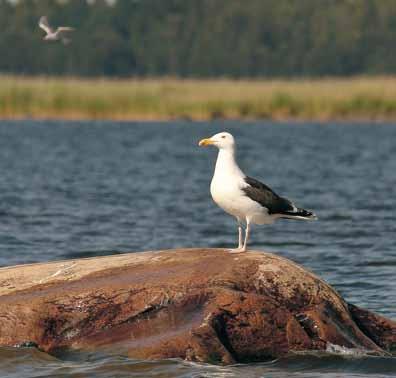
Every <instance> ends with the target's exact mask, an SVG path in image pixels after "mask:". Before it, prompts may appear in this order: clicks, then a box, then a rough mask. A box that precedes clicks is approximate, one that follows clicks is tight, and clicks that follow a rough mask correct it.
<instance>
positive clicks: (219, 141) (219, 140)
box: [198, 132, 235, 150]
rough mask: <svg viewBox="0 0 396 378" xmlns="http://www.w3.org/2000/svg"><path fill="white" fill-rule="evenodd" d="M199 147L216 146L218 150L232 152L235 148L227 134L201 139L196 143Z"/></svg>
mask: <svg viewBox="0 0 396 378" xmlns="http://www.w3.org/2000/svg"><path fill="white" fill-rule="evenodd" d="M198 145H199V146H201V147H202V146H216V147H217V148H218V149H219V150H233V149H234V148H235V139H234V137H233V136H232V135H231V134H230V133H227V132H221V133H218V134H215V135H213V136H212V137H210V138H207V139H202V140H200V141H199V143H198Z"/></svg>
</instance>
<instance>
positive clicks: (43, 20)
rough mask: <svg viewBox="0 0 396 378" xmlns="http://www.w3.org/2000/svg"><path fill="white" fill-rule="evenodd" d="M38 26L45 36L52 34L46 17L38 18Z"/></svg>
mask: <svg viewBox="0 0 396 378" xmlns="http://www.w3.org/2000/svg"><path fill="white" fill-rule="evenodd" d="M39 26H40V28H41V29H43V30H44V31H45V32H46V33H47V34H49V33H52V32H53V31H52V29H51V26H49V23H48V20H47V17H45V16H42V17H40V21H39Z"/></svg>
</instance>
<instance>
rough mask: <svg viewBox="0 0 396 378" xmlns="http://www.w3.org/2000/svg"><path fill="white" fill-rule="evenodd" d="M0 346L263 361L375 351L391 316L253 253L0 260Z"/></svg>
mask: <svg viewBox="0 0 396 378" xmlns="http://www.w3.org/2000/svg"><path fill="white" fill-rule="evenodd" d="M0 319H1V321H0V345H8V346H14V345H24V344H26V343H35V344H37V345H38V347H39V348H40V349H42V350H44V351H47V352H49V353H56V352H57V351H59V350H62V349H63V348H77V349H83V350H92V349H99V348H100V349H103V350H108V351H112V352H116V353H125V354H128V355H129V356H132V357H136V358H168V357H181V358H185V359H189V360H196V361H205V362H217V363H234V362H251V361H264V360H266V359H269V358H274V357H278V356H281V355H284V354H286V353H288V352H289V351H301V350H312V349H319V350H320V349H325V348H326V346H327V343H332V344H337V345H341V346H345V347H350V348H361V349H365V350H368V351H371V352H373V353H376V354H386V353H387V352H389V351H392V349H394V348H395V344H396V323H395V322H394V321H391V320H389V319H385V318H383V317H380V316H378V315H376V314H373V313H370V312H369V311H366V310H363V309H360V308H358V307H355V306H352V305H348V304H347V303H345V301H344V300H343V299H342V298H341V297H340V296H339V295H338V294H337V292H335V291H334V290H333V289H332V288H331V287H330V286H329V285H328V284H326V283H325V282H324V281H322V280H321V279H319V278H318V277H316V276H315V275H314V274H312V273H311V272H309V271H307V270H305V269H303V268H302V267H301V266H299V265H297V264H295V263H293V262H291V261H289V260H287V259H284V258H282V257H279V256H275V255H272V254H268V253H263V252H248V253H242V254H230V253H228V252H227V251H225V250H222V249H183V250H182V249H180V250H170V251H158V252H144V253H132V254H124V255H116V256H109V257H97V258H92V259H80V260H68V261H61V262H52V263H45V264H31V265H21V266H16V267H10V268H2V269H0Z"/></svg>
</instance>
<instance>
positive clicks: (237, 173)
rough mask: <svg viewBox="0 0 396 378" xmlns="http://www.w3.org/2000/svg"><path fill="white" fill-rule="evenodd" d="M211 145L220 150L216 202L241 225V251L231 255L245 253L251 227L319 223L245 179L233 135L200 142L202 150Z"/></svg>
mask: <svg viewBox="0 0 396 378" xmlns="http://www.w3.org/2000/svg"><path fill="white" fill-rule="evenodd" d="M209 145H213V146H215V147H217V148H218V149H219V153H218V155H217V161H216V167H215V171H214V175H213V178H212V182H211V184H210V193H211V195H212V198H213V200H214V202H215V203H216V204H217V205H218V206H219V207H221V208H222V209H223V210H224V211H225V212H226V213H228V214H230V215H232V216H234V217H235V218H236V220H237V222H238V248H234V249H231V250H230V252H232V253H239V252H246V250H247V243H248V240H249V231H250V225H251V224H271V223H273V222H274V221H275V220H277V219H280V218H287V219H305V220H314V219H317V218H316V215H315V214H314V213H312V212H311V211H308V210H304V209H301V208H298V207H297V206H295V205H294V204H293V203H292V202H291V201H289V200H288V199H286V198H284V197H280V196H279V195H277V194H276V193H275V192H274V191H273V190H272V189H271V188H269V187H268V186H267V185H265V184H263V183H262V182H260V181H257V180H255V179H254V178H251V177H249V176H246V175H245V174H244V173H243V172H242V170H241V169H240V168H239V167H238V164H237V162H236V161H235V140H234V137H233V136H232V135H231V134H230V133H227V132H221V133H218V134H216V135H213V136H212V137H210V138H207V139H202V140H201V141H200V142H199V146H209ZM243 223H246V229H245V237H244V240H242V239H243V235H242V225H243Z"/></svg>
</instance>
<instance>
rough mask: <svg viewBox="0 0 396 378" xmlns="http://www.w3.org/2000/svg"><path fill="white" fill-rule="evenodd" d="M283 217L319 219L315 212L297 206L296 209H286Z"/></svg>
mask: <svg viewBox="0 0 396 378" xmlns="http://www.w3.org/2000/svg"><path fill="white" fill-rule="evenodd" d="M281 218H287V219H305V220H317V219H318V217H317V216H316V214H315V213H313V212H312V211H309V210H305V209H298V208H296V209H295V211H285V212H284V213H282V214H281Z"/></svg>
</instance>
